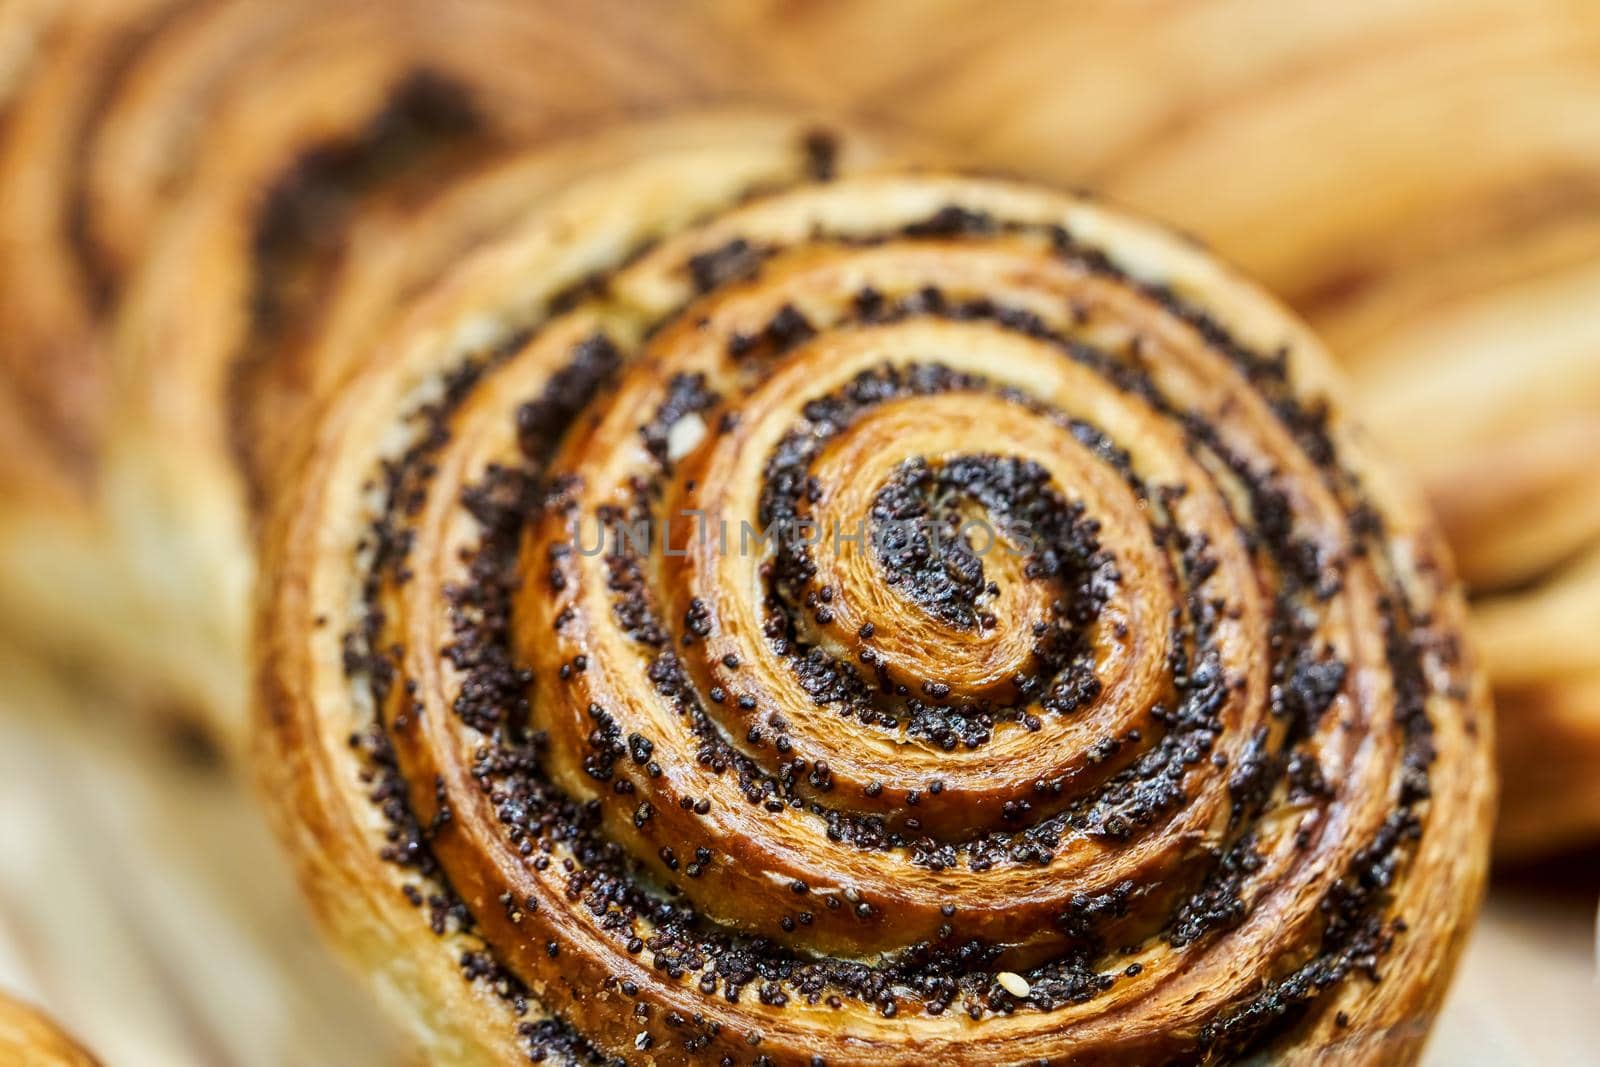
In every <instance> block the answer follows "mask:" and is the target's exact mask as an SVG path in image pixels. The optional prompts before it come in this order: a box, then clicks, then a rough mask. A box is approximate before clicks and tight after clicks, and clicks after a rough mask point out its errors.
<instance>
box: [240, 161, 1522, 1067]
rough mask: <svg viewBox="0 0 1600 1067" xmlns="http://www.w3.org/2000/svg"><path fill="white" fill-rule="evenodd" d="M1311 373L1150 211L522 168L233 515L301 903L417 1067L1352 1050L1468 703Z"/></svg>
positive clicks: (924, 184)
mask: <svg viewBox="0 0 1600 1067" xmlns="http://www.w3.org/2000/svg"><path fill="white" fill-rule="evenodd" d="M1325 359H1326V357H1325V356H1324V355H1323V354H1322V352H1321V349H1320V348H1319V346H1318V345H1317V343H1316V341H1315V340H1314V339H1313V338H1311V337H1310V336H1309V335H1307V333H1306V332H1305V331H1304V330H1303V328H1301V327H1300V326H1298V325H1297V324H1296V323H1295V322H1294V321H1293V320H1292V319H1290V318H1289V317H1287V316H1286V315H1285V314H1284V313H1283V312H1282V311H1281V310H1279V309H1278V308H1277V307H1276V306H1275V305H1273V304H1272V303H1271V302H1270V301H1268V300H1267V299H1265V298H1264V297H1262V296H1261V295H1260V294H1258V293H1257V292H1256V291H1255V290H1254V289H1252V288H1251V287H1250V286H1249V285H1248V284H1247V283H1244V282H1242V281H1240V280H1239V279H1237V278H1235V277H1234V276H1232V275H1231V274H1229V273H1227V272H1226V271H1225V270H1223V269H1222V268H1220V267H1218V266H1217V265H1216V264H1215V263H1214V262H1213V261H1211V260H1210V259H1209V258H1207V257H1206V256H1205V255H1204V254H1203V253H1202V252H1200V251H1198V250H1196V249H1194V248H1191V247H1189V246H1187V245H1185V244H1183V243H1182V242H1180V241H1178V240H1176V239H1174V238H1172V237H1169V236H1167V235H1165V234H1163V233H1161V232H1159V231H1157V230H1155V229H1153V228H1151V227H1148V226H1145V225H1143V224H1140V223H1136V222H1133V221H1130V220H1128V219H1126V218H1124V217H1122V216H1120V215H1118V214H1116V213H1115V212H1112V211H1109V210H1107V209H1104V208H1102V207H1100V206H1098V205H1095V204H1093V203H1091V202H1089V201H1087V200H1084V199H1082V198H1078V197H1071V196H1066V195H1062V194H1057V193H1052V192H1047V191H1042V190H1038V189H1034V188H1030V187H1026V186H1022V185H1018V184H1015V183H1009V182H1003V181H998V180H988V179H976V178H967V177H958V176H949V175H943V174H929V173H906V172H892V171H877V172H863V173H856V167H855V166H854V164H853V162H852V157H851V154H850V153H849V152H848V151H845V152H844V153H843V154H842V155H841V154H840V145H839V144H838V143H837V142H836V141H835V140H834V139H833V138H831V137H828V136H825V135H821V134H815V133H814V134H811V135H810V136H808V137H807V138H806V139H805V140H804V141H803V142H797V141H796V140H791V141H790V142H789V143H788V144H787V145H784V146H772V147H768V148H764V149H761V150H757V149H755V148H752V147H741V148H738V149H730V148H727V147H723V148H720V149H718V150H709V149H703V148H699V149H697V148H695V147H693V146H680V147H677V148H675V149H668V150H665V151H658V152H655V153H652V154H650V155H649V156H648V157H646V158H643V159H641V160H639V161H636V162H634V163H632V164H630V165H627V166H620V167H617V168H615V169H613V170H612V171H611V172H610V173H608V174H606V175H604V176H601V177H596V178H589V179H585V180H581V181H577V182H574V183H573V184H572V185H570V186H569V187H567V188H564V189H561V190H559V191H555V192H553V193H552V194H551V196H550V198H549V201H548V203H547V204H546V205H545V207H544V208H542V209H541V210H540V211H538V212H537V213H535V215H534V216H533V217H531V218H529V219H527V220H525V221H524V222H522V223H520V224H519V226H518V227H517V228H516V231H515V232H512V233H508V234H507V235H505V236H504V238H503V239H502V240H500V241H499V242H498V243H496V244H494V245H492V246H490V247H489V248H487V249H486V250H484V251H483V252H481V253H480V254H478V255H476V256H474V257H472V258H471V259H469V260H468V261H466V262H465V263H463V264H462V265H461V266H460V267H459V268H458V269H457V270H456V271H454V272H453V273H452V274H451V276H450V277H448V278H446V279H445V280H444V281H443V282H442V283H441V284H440V285H439V286H438V287H437V288H436V289H435V290H434V291H433V292H431V293H429V294H427V296H426V297H424V298H423V300H422V301H421V302H420V303H419V304H418V305H417V306H415V307H413V308H411V309H409V310H408V311H407V312H406V313H405V314H404V315H402V316H401V317H400V318H399V319H398V320H397V321H396V322H395V323H393V324H392V328H391V329H390V330H389V331H388V332H387V333H386V334H385V337H384V340H383V341H382V343H381V344H379V345H378V346H377V347H376V348H374V349H373V351H372V352H371V353H370V355H368V356H367V357H364V358H363V360H362V361H361V365H360V369H359V370H357V371H356V372H355V373H354V375H353V378H352V380H351V381H350V382H349V383H347V384H346V386H345V387H344V388H343V389H342V390H341V391H340V394H339V396H338V397H337V399H335V400H334V402H333V403H331V404H330V406H329V408H328V409H327V411H326V412H325V414H324V416H323V418H322V419H321V422H320V424H319V426H318V427H317V430H316V435H315V440H314V441H312V442H310V443H309V447H308V448H306V450H305V452H304V462H303V464H302V465H301V467H300V469H299V470H298V471H297V472H296V476H295V477H294V478H293V479H292V480H291V481H292V484H293V490H292V492H290V493H289V494H288V496H287V497H286V499H285V501H284V502H283V506H282V507H281V508H280V509H279V510H278V513H277V515H276V516H275V518H274V520H273V522H272V523H271V525H270V528H269V532H268V535H267V537H266V554H267V559H266V562H265V565H264V566H265V588H264V591H263V596H262V611H261V616H260V625H259V627H258V631H259V642H260V649H259V651H260V671H259V679H260V697H261V701H260V702H261V706H262V712H263V713H262V716H261V726H262V732H261V739H262V742H263V747H264V750H265V751H264V758H263V760H262V767H263V773H264V776H265V780H266V784H267V786H268V791H269V793H270V794H271V795H272V796H274V797H275V798H276V799H277V801H278V808H279V813H280V816H281V822H282V825H283V828H284V830H285V833H286V834H287V835H288V836H289V837H290V838H291V840H292V841H293V843H294V845H295V848H296V851H297V853H298V854H299V856H300V858H301V861H302V867H303V873H304V875H305V878H306V881H307V883H308V885H309V887H310V888H311V890H312V893H313V896H314V898H315V899H316V900H317V902H318V903H319V905H320V906H321V909H322V911H323V913H324V918H325V919H326V920H327V922H328V924H329V925H330V926H331V927H333V928H334V930H335V932H336V933H337V934H338V936H339V937H340V939H341V940H343V941H344V942H345V943H346V944H348V945H349V946H350V947H351V949H352V951H353V952H355V954H356V955H358V956H359V957H360V958H361V959H362V960H363V962H364V963H365V964H366V965H367V966H369V967H371V968H372V969H375V970H378V971H380V972H382V973H383V974H384V975H385V979H386V980H385V983H384V984H385V987H386V988H389V989H391V990H394V991H397V992H398V993H399V994H400V999H402V1000H403V1001H404V1002H405V1007H406V1010H407V1011H409V1012H412V1013H414V1015H415V1017H416V1018H418V1019H419V1020H421V1021H420V1022H419V1031H421V1032H423V1033H424V1034H425V1035H426V1036H427V1038H428V1039H429V1040H430V1041H431V1042H433V1044H434V1046H435V1048H436V1050H441V1051H440V1054H441V1055H446V1054H447V1055H448V1056H449V1057H452V1058H454V1059H463V1060H471V1061H474V1062H476V1061H477V1060H479V1059H481V1060H483V1061H484V1062H496V1061H500V1060H505V1061H508V1062H515V1061H518V1060H521V1059H525V1058H526V1057H527V1056H529V1055H531V1056H532V1058H533V1059H534V1060H535V1061H537V1062H589V1061H590V1060H591V1059H592V1060H593V1061H594V1062H601V1061H611V1062H628V1063H634V1062H637V1063H657V1064H689V1063H717V1062H720V1063H726V1064H732V1063H740V1064H745V1063H752V1064H784V1065H788V1064H830V1065H835V1067H837V1065H841V1064H863V1065H865V1064H891V1063H910V1062H920V1061H923V1060H925V1059H927V1058H929V1057H945V1058H948V1059H951V1060H952V1061H953V1062H959V1063H1050V1064H1068V1063H1071V1064H1091V1063H1211V1062H1224V1061H1232V1060H1234V1059H1237V1058H1240V1057H1243V1056H1246V1055H1248V1054H1252V1053H1255V1052H1258V1051H1263V1050H1269V1051H1272V1052H1274V1053H1276V1054H1279V1055H1282V1056H1285V1057H1286V1058H1288V1059H1291V1060H1292V1059H1296V1058H1300V1057H1307V1058H1309V1057H1313V1056H1322V1057H1324V1058H1331V1059H1332V1060H1334V1061H1336V1062H1352V1063H1369V1062H1370V1063H1376V1062H1384V1063H1393V1062H1406V1061H1408V1060H1409V1059H1410V1058H1411V1057H1412V1056H1414V1054H1415V1052H1416V1051H1417V1049H1418V1048H1420V1044H1421V1040H1422V1037H1423V1035H1424V1034H1425V1032H1426V1028H1427V1024H1428V1020H1429V1019H1430V1017H1431V1013H1432V1011H1433V1009H1434V1008H1435V1006H1436V1004H1437V1000H1438V997H1439V995H1440V994H1441V992H1442V988H1443V983H1444V981H1445V980H1446V978H1447V976H1448V974H1449V971H1450V969H1451V966H1452V964H1453V960H1454V956H1455V951H1456V947H1457V941H1458V935H1459V932H1460V930H1461V928H1462V926H1463V920H1464V919H1465V917H1466V916H1468V915H1469V914H1470V912H1471V910H1472V909H1473V907H1475V904H1476V898H1477V895H1478V893H1479V890H1480V887H1481V881H1482V875H1483V864H1484V850H1485V847H1486V835H1487V821H1488V813H1489V804H1490V799H1491V797H1492V772H1491V770H1490V767H1489V762H1488V758H1487V754H1486V753H1487V749H1488V746H1489V744H1490V742H1491V738H1490V723H1489V721H1488V717H1487V712H1486V706H1485V701H1484V699H1483V693H1482V685H1481V682H1480V681H1479V679H1478V676H1477V674H1476V670H1475V667H1474V665H1473V661H1472V659H1471V656H1470V653H1469V652H1468V651H1467V650H1466V649H1465V648H1463V646H1462V645H1461V643H1460V641H1459V628H1460V618H1461V611H1462V607H1461V603H1460V599H1459V595H1458V593H1457V592H1456V590H1455V588H1454V586H1453V579H1452V578H1451V576H1450V569H1449V563H1448V559H1447V558H1446V556H1445V554H1444V552H1443V550H1442V549H1441V547H1440V544H1439V541H1438V539H1437V537H1436V535H1435V533H1434V532H1433V531H1432V529H1431V528H1430V527H1429V525H1428V524H1427V523H1426V521H1424V520H1423V519H1422V518H1420V517H1419V513H1418V511H1417V510H1416V507H1415V505H1414V504H1413V503H1412V502H1411V498H1410V496H1409V495H1408V494H1407V492H1406V491H1405V490H1404V489H1401V488H1396V487H1395V486H1394V485H1392V484H1391V483H1390V482H1389V480H1388V479H1387V477H1386V476H1385V474H1384V473H1383V471H1382V469H1381V468H1380V467H1378V466H1375V465H1374V464H1373V462H1372V460H1371V458H1370V456H1369V454H1368V449H1367V446H1366V445H1365V444H1364V442H1363V440H1362V438H1361V436H1360V434H1359V433H1358V432H1357V431H1356V430H1354V429H1353V428H1352V427H1351V426H1350V425H1349V424H1348V423H1347V422H1346V420H1345V418H1344V416H1343V414H1342V412H1341V411H1340V410H1339V408H1338V406H1337V403H1336V401H1335V400H1334V399H1333V398H1332V394H1331V390H1332V389H1333V385H1332V383H1330V382H1329V381H1328V380H1327V378H1328V375H1327V371H1326V363H1325ZM432 939H437V940H440V941H442V942H443V943H444V947H436V948H434V949H429V948H428V947H427V942H428V941H429V940H432ZM451 972H459V973H451ZM463 975H464V976H465V978H466V981H462V976H463ZM443 1050H448V1052H447V1053H446V1052H445V1051H443Z"/></svg>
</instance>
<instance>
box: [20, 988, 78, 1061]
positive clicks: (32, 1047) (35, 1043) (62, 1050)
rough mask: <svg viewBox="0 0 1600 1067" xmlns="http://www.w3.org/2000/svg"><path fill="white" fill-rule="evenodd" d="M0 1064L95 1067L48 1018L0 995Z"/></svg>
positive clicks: (74, 1042)
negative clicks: (0, 1062) (2, 1062)
mask: <svg viewBox="0 0 1600 1067" xmlns="http://www.w3.org/2000/svg"><path fill="white" fill-rule="evenodd" d="M0 1061H4V1062H6V1063H10V1064H16V1065H17V1067H98V1064H99V1061H98V1060H96V1059H95V1058H94V1057H93V1056H91V1055H89V1053H87V1052H85V1051H84V1050H83V1048H82V1047H80V1046H79V1045H78V1043H77V1042H76V1041H74V1040H73V1039H72V1038H71V1037H69V1036H68V1035H67V1034H66V1033H64V1032H62V1030H61V1029H60V1028H59V1027H58V1026H56V1024H55V1023H54V1022H52V1021H51V1020H50V1019H49V1018H48V1017H46V1016H45V1015H43V1014H42V1013H41V1012H39V1011H37V1010H36V1009H34V1008H31V1007H29V1006H28V1005H26V1004H23V1003H21V1002H19V1001H15V1000H12V999H11V998H10V997H7V996H5V995H4V994H3V993H0Z"/></svg>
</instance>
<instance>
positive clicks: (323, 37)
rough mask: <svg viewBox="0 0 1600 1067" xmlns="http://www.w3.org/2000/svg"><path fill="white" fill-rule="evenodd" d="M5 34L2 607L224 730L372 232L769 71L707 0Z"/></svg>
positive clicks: (208, 7) (136, 10)
mask: <svg viewBox="0 0 1600 1067" xmlns="http://www.w3.org/2000/svg"><path fill="white" fill-rule="evenodd" d="M0 56H3V57H7V62H8V64H9V65H8V66H7V67H5V68H3V70H4V71H5V73H6V74H7V77H6V80H5V81H4V82H3V83H0V84H3V85H4V86H5V87H6V97H5V100H6V110H5V113H4V122H3V124H0V189H3V191H4V192H3V195H0V277H4V279H5V284H4V285H3V286H0V330H3V343H0V348H3V350H4V362H3V363H0V411H3V412H5V413H6V414H7V415H8V417H6V418H4V419H0V421H3V422H4V423H5V424H6V426H5V430H4V433H6V434H7V435H9V436H15V437H16V438H18V443H17V445H16V447H14V448H8V449H6V455H5V457H4V464H5V466H4V467H0V476H4V478H5V481H4V483H0V569H3V573H0V610H3V611H4V612H5V613H6V615H7V617H8V618H9V619H10V620H11V625H13V626H14V627H15V628H16V629H18V630H20V631H22V632H23V633H24V634H25V635H26V636H28V637H29V638H31V639H33V640H35V641H36V643H39V644H41V645H44V646H46V647H51V648H59V649H64V650H66V651H67V652H69V653H72V654H77V655H79V656H80V657H81V658H84V659H87V660H92V661H98V662H100V663H102V664H104V665H106V667H107V669H108V671H109V673H112V674H115V675H116V676H118V677H119V678H120V679H122V680H123V682H124V684H126V685H127V686H128V687H129V688H130V689H135V688H139V687H141V686H144V687H148V688H149V689H150V690H152V691H153V692H154V693H156V694H157V695H159V696H160V697H162V698H163V699H166V700H168V701H172V702H176V703H178V704H181V705H183V706H185V707H188V708H190V709H194V710H198V711H199V712H201V713H202V714H203V715H204V716H205V717H206V718H207V720H208V721H209V722H212V723H213V724H215V725H216V726H217V729H218V732H219V733H220V734H221V735H222V737H223V739H224V740H227V739H228V738H230V737H231V736H233V735H234V733H235V731H236V728H237V726H238V724H239V721H240V716H241V710H240V709H241V707H242V694H243V689H244V669H243V666H242V663H243V658H242V646H243V637H242V625H243V619H244V617H245V614H246V601H247V599H248V595H249V576H250V573H251V563H250V554H251V549H250V539H251V536H252V535H251V527H252V523H253V518H252V515H253V512H254V510H255V509H256V507H257V506H258V505H259V504H260V502H261V500H262V498H263V497H262V488H263V484H264V480H265V479H266V477H267V475H268V469H269V468H270V466H271V462H272V460H273V459H274V458H276V457H277V456H279V455H280V454H281V452H282V447H281V445H282V431H283V430H284V429H285V427H286V426H287V425H289V423H290V422H292V418H291V417H290V415H289V413H288V410H287V408H292V407H293V406H294V404H295V402H296V398H298V397H300V396H302V395H303V394H304V393H305V392H306V391H307V390H308V388H309V387H310V385H311V384H312V383H311V379H312V378H313V377H315V373H314V372H313V371H312V370H311V369H310V368H308V367H307V366H306V364H305V362H304V360H303V359H301V358H300V357H299V356H298V355H296V354H295V353H298V352H300V351H301V350H302V349H303V347H304V345H305V343H306V340H307V338H308V337H310V336H312V335H313V334H314V333H315V332H316V327H317V326H318V325H319V324H320V319H321V316H322V315H323V313H324V312H325V311H327V308H328V306H329V305H330V303H331V301H330V300H329V299H328V297H329V294H330V292H331V291H332V290H333V289H335V288H336V282H337V279H338V278H340V277H342V276H343V275H344V274H345V273H347V272H349V271H351V270H353V268H352V267H351V266H350V263H351V261H352V260H355V259H358V258H359V250H360V248H361V247H362V240H361V238H360V237H359V236H358V235H359V234H361V233H363V232H366V231H367V230H369V229H371V228H373V227H376V226H378V225H379V223H378V222H376V221H374V220H375V219H378V218H380V217H381V218H385V219H387V220H389V222H391V223H393V222H396V221H398V220H400V219H403V218H404V216H406V215H407V214H408V213H410V212H411V211H413V210H414V209H415V208H416V207H417V205H418V204H420V203H422V202H424V201H426V200H427V199H428V198H429V197H430V196H431V195H432V194H433V192H434V190H435V189H436V188H437V187H438V186H439V185H440V184H441V182H442V179H443V178H444V177H445V176H447V175H457V176H459V175H460V174H462V173H464V172H467V171H471V170H473V169H475V168H479V167H483V166H487V165H489V164H490V163H491V162H492V161H493V160H494V159H495V158H496V157H497V156H498V155H500V154H501V153H503V152H504V151H505V150H507V149H508V148H510V147H512V146H515V145H519V144H525V143H528V142H531V141H537V140H539V139H541V138H545V137H548V136H550V135H552V134H553V133H555V132H557V131H560V130H564V129H568V128H571V127H572V126H574V125H581V124H583V123H585V122H590V121H593V120H595V119H596V118H598V117H600V116H606V115H613V116H614V115H616V114H618V113H623V112H628V111H633V110H637V109H641V108H662V107H667V106H670V105H671V104H672V103H674V102H681V101H683V100H685V99H688V100H697V99H700V98H703V97H705V96H707V95H710V94H712V93H713V92H714V91H716V90H718V89H719V88H720V89H725V88H726V87H727V86H728V85H730V84H733V83H735V82H737V83H739V84H749V83H753V82H754V81H755V79H753V78H751V77H747V76H746V77H739V78H735V77H734V76H733V74H732V71H733V70H735V69H737V68H738V66H739V65H738V63H737V60H736V57H733V55H732V53H731V51H727V50H724V49H721V48H720V47H719V46H718V44H717V39H715V38H712V37H710V36H708V34H707V33H706V31H705V29H704V26H703V21H702V20H700V19H698V18H697V17H696V16H695V15H694V13H693V11H687V12H680V11H678V10H676V9H666V8H661V9H640V10H634V9H633V7H632V5H590V4H582V3H576V2H572V3H566V2H561V0H552V2H549V3H541V4H524V3H519V2H516V0H464V2H461V3H451V4H435V3H427V2H423V0H401V2H398V3H389V2H378V0H371V2H364V0H328V2H321V0H285V2H283V3H272V4H256V3H241V2H227V0H217V2H199V3H177V2H174V0H90V2H85V3H66V2H57V3H50V2H48V0H29V3H27V4H24V5H22V6H19V7H16V8H12V7H10V6H8V7H7V9H6V10H5V11H4V12H0ZM468 223H469V224H468V225H465V226H464V229H465V232H463V233H462V234H460V236H459V239H460V240H463V241H468V242H470V241H471V240H472V239H474V234H473V231H472V229H471V225H470V223H471V220H468ZM476 224H477V225H485V224H486V220H478V222H477V223H476ZM406 269H411V270H421V269H422V266H421V265H411V264H408V265H406ZM246 401H248V403H246ZM286 406H287V407H286ZM12 468H15V469H14V470H13V469H12Z"/></svg>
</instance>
